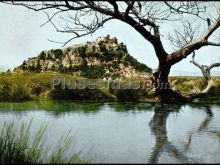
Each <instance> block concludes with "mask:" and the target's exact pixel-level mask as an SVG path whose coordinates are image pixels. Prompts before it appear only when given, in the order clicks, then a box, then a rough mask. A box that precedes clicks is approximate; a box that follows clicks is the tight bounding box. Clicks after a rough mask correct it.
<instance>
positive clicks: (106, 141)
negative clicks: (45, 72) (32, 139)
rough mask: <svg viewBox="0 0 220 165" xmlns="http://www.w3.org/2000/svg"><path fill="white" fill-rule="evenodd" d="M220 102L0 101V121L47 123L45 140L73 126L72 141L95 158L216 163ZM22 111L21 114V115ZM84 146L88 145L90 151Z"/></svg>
mask: <svg viewBox="0 0 220 165" xmlns="http://www.w3.org/2000/svg"><path fill="white" fill-rule="evenodd" d="M219 108H220V107H219V106H214V105H201V104H197V103H195V104H191V105H186V106H181V105H151V104H146V103H132V102H127V103H117V102H115V103H91V102H90V103H89V102H55V101H48V102H26V103H0V119H1V120H0V124H1V122H2V121H3V120H6V121H9V120H13V119H14V120H15V121H19V120H22V121H23V120H25V121H29V119H30V118H31V117H33V116H34V121H35V122H34V124H33V126H34V127H33V128H34V129H33V130H37V128H38V127H39V123H42V122H44V121H46V122H47V123H48V126H49V127H48V134H47V136H48V137H50V139H49V143H51V144H53V143H54V142H56V140H57V139H58V138H59V137H60V134H62V133H65V132H66V131H68V130H70V129H71V130H73V137H74V140H75V143H74V145H75V146H76V147H77V148H78V149H79V150H80V149H81V146H85V145H86V146H85V147H84V148H83V151H84V152H83V156H84V158H85V159H87V158H88V159H94V158H95V160H94V163H146V162H147V163H167V162H168V163H170V162H171V163H172V162H175V163H192V162H196V163H198V162H199V163H210V162H214V163H215V162H220V157H219V153H220V125H219V121H220V111H219ZM24 112H25V114H24ZM86 148H92V150H91V151H90V150H89V149H86Z"/></svg>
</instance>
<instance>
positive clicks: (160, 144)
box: [148, 105, 220, 163]
mask: <svg viewBox="0 0 220 165" xmlns="http://www.w3.org/2000/svg"><path fill="white" fill-rule="evenodd" d="M176 108H177V107H176ZM179 108H181V107H179ZM197 108H198V107H197ZM199 108H200V109H201V110H203V111H204V112H205V113H206V116H205V119H204V120H203V121H202V122H201V123H200V125H199V126H198V128H197V130H196V131H190V132H189V133H188V140H187V143H186V144H185V145H184V146H185V147H184V151H181V150H179V149H177V147H176V146H175V145H173V144H172V142H170V141H169V139H168V135H167V134H168V131H167V119H168V116H169V115H170V111H169V110H168V109H167V107H166V106H164V105H162V106H161V107H155V110H154V116H153V118H152V119H151V121H150V122H149V127H150V130H151V133H152V134H153V135H154V136H155V141H156V143H155V146H154V148H153V150H152V153H151V156H150V158H149V160H148V163H158V162H159V158H160V156H161V154H162V153H168V154H169V155H170V156H172V157H174V158H175V159H176V160H178V162H180V163H189V162H194V161H195V160H192V158H191V159H190V160H189V159H188V157H187V151H188V150H189V147H190V145H191V143H192V138H193V135H194V134H196V133H202V132H204V131H206V132H208V133H209V134H212V135H214V136H216V137H217V138H218V139H219V140H220V131H217V130H209V129H208V126H209V124H210V122H211V121H212V120H213V117H214V114H213V112H212V109H211V107H210V106H209V105H204V106H200V107H199ZM176 110H178V108H177V109H176ZM195 162H196V161H195Z"/></svg>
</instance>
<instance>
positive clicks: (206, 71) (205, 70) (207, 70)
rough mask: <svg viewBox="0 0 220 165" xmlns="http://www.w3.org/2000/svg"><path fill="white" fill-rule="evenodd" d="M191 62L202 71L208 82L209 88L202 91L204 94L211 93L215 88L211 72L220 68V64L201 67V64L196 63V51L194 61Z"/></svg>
mask: <svg viewBox="0 0 220 165" xmlns="http://www.w3.org/2000/svg"><path fill="white" fill-rule="evenodd" d="M190 62H191V63H193V64H194V65H195V66H196V67H198V68H199V69H200V70H201V71H202V74H203V77H204V78H205V80H206V82H207V86H206V88H205V89H204V90H203V91H202V93H204V94H206V93H209V92H210V90H211V89H213V88H214V82H213V80H212V77H211V74H210V71H211V69H213V68H214V67H219V66H220V62H217V63H213V64H211V65H209V66H207V65H200V64H199V63H197V62H196V61H195V51H194V52H193V56H192V61H190Z"/></svg>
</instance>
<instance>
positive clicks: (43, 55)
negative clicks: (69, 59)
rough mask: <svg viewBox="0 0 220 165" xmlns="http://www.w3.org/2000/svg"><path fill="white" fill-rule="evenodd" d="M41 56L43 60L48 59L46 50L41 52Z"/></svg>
mask: <svg viewBox="0 0 220 165" xmlns="http://www.w3.org/2000/svg"><path fill="white" fill-rule="evenodd" d="M39 58H40V59H41V60H45V59H46V53H45V52H44V51H42V52H41V53H40V54H39Z"/></svg>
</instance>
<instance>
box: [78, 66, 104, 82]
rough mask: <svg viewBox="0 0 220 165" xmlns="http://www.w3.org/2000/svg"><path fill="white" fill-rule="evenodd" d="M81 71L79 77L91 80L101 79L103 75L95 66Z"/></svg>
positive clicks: (101, 69) (100, 69) (98, 67)
mask: <svg viewBox="0 0 220 165" xmlns="http://www.w3.org/2000/svg"><path fill="white" fill-rule="evenodd" d="M81 71H82V74H81V75H82V76H83V77H86V78H91V79H95V78H102V77H103V75H104V74H105V70H104V69H103V68H102V67H100V66H97V65H92V66H88V67H86V68H82V70H81Z"/></svg>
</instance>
